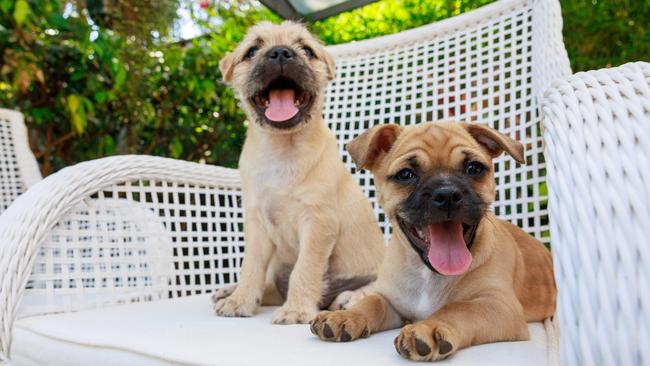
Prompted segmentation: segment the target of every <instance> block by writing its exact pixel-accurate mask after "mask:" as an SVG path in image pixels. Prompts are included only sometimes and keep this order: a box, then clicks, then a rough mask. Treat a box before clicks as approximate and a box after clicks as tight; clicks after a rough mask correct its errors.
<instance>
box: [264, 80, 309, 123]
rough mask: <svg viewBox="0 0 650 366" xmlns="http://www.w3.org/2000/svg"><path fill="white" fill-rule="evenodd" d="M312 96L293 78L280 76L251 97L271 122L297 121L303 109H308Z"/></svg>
mask: <svg viewBox="0 0 650 366" xmlns="http://www.w3.org/2000/svg"><path fill="white" fill-rule="evenodd" d="M311 101H312V96H311V94H310V93H308V92H307V91H305V90H304V89H302V88H301V87H300V85H298V83H296V82H295V81H293V80H292V79H290V78H288V77H286V76H280V77H278V78H276V79H274V80H272V81H271V82H270V83H269V84H268V85H267V86H266V87H265V88H264V89H262V90H260V91H259V92H257V93H255V94H254V95H253V96H252V97H251V102H252V103H253V105H255V106H256V107H257V109H258V110H259V111H260V112H263V114H264V117H266V119H267V120H268V121H269V122H270V123H271V124H278V125H282V124H287V123H289V122H292V121H295V122H296V123H297V122H298V121H297V120H295V118H296V117H297V115H298V114H299V113H300V112H301V111H303V112H304V111H306V110H307V109H308V107H309V105H310V104H311Z"/></svg>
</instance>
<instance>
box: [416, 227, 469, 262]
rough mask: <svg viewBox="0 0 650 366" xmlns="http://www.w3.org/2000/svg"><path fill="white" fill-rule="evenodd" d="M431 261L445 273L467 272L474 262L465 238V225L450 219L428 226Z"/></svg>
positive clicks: (429, 256)
mask: <svg viewBox="0 0 650 366" xmlns="http://www.w3.org/2000/svg"><path fill="white" fill-rule="evenodd" d="M426 234H427V235H428V237H429V238H428V239H429V253H428V255H427V257H428V258H429V263H431V265H432V266H433V268H435V269H436V271H438V272H440V273H441V274H443V275H459V274H463V273H465V271H467V269H468V268H469V266H470V264H472V253H470V252H469V249H467V245H466V244H465V239H464V238H463V225H462V224H461V223H460V222H455V221H449V222H443V223H440V224H433V225H429V226H428V227H427V233H426Z"/></svg>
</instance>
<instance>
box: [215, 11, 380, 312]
mask: <svg viewBox="0 0 650 366" xmlns="http://www.w3.org/2000/svg"><path fill="white" fill-rule="evenodd" d="M219 66H220V68H221V71H222V74H223V77H224V80H225V81H226V82H227V83H228V84H229V85H231V86H232V87H233V89H234V90H235V91H236V93H237V96H238V98H239V100H240V102H241V106H242V107H243V108H244V110H245V112H246V114H247V116H248V119H249V121H250V124H249V127H248V132H247V135H246V142H245V144H244V149H243V151H242V155H241V158H240V160H239V170H240V173H241V180H242V193H243V205H244V210H245V225H244V235H245V240H246V252H245V255H244V261H243V265H242V270H241V276H240V281H239V285H238V286H233V287H228V288H226V289H223V290H221V291H218V292H217V293H215V295H214V296H213V299H214V301H215V311H216V313H217V314H218V315H220V316H251V315H253V314H254V313H255V311H256V309H257V308H258V306H259V305H260V304H268V305H274V304H281V303H283V305H282V307H280V308H279V309H278V310H277V311H276V312H275V314H274V316H273V322H274V323H279V324H292V323H306V322H309V321H310V320H312V319H313V317H314V316H315V315H316V314H317V313H318V311H319V309H323V308H327V307H328V306H330V307H332V308H340V307H343V306H345V304H346V302H348V301H350V300H354V293H353V292H351V291H346V290H355V289H358V288H361V287H364V286H366V285H368V284H369V283H371V282H372V281H373V280H374V279H375V277H376V272H377V268H378V266H379V264H380V262H381V259H382V257H383V250H384V244H383V239H382V235H381V231H380V229H379V226H378V224H377V220H376V217H375V215H374V213H373V211H372V207H371V205H370V202H369V201H368V200H367V198H366V197H365V196H364V194H363V192H362V191H361V189H360V188H359V186H358V185H357V183H356V181H355V180H354V178H353V177H352V175H351V174H350V172H349V171H348V169H347V168H346V167H345V165H344V164H343V163H342V160H341V156H340V154H339V152H338V149H337V145H336V140H335V137H334V135H333V134H332V133H331V131H330V130H329V129H328V128H327V127H326V125H325V122H324V121H323V119H322V107H323V100H324V94H325V87H326V86H327V84H328V82H329V81H330V80H332V79H333V78H334V71H335V70H334V61H333V59H332V57H331V56H330V55H329V54H328V53H327V52H326V50H325V48H324V47H323V46H322V44H321V43H320V42H319V41H318V40H317V39H315V38H314V37H313V36H312V35H311V34H310V33H309V32H308V31H307V30H306V29H305V28H304V27H303V26H302V25H300V24H297V23H293V22H284V23H282V24H280V25H274V24H271V23H261V24H258V25H256V26H254V27H252V28H251V29H250V30H249V31H248V33H247V35H246V36H245V38H244V40H243V41H242V42H241V43H240V44H239V45H238V46H237V47H236V49H235V50H234V51H233V52H232V53H229V54H228V55H226V56H225V57H224V58H223V59H222V60H221V63H220V65H219ZM337 296H338V298H337Z"/></svg>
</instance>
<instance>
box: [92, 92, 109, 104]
mask: <svg viewBox="0 0 650 366" xmlns="http://www.w3.org/2000/svg"><path fill="white" fill-rule="evenodd" d="M105 100H106V92H105V91H103V90H101V91H98V92H97V93H95V101H96V102H97V103H104V101H105Z"/></svg>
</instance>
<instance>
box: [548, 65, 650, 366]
mask: <svg viewBox="0 0 650 366" xmlns="http://www.w3.org/2000/svg"><path fill="white" fill-rule="evenodd" d="M543 111H544V129H545V132H544V141H545V143H546V155H547V159H548V164H549V176H548V189H549V193H550V198H549V200H550V203H549V205H550V210H551V216H552V217H553V220H552V222H551V224H552V225H551V233H552V237H553V251H554V260H555V271H556V278H557V284H558V287H559V298H558V316H559V319H560V328H561V329H562V337H561V346H560V350H561V358H562V361H563V363H564V364H566V365H647V364H648V363H650V349H649V348H648V345H650V292H649V289H650V247H649V246H648V234H647V227H648V224H649V223H650V170H648V167H650V64H648V63H642V62H639V63H631V64H626V65H623V66H620V67H617V68H613V69H603V70H598V71H589V72H583V73H577V74H575V75H574V76H573V77H571V78H569V79H568V80H566V81H561V82H557V83H555V84H554V85H553V88H551V89H550V90H549V91H548V92H547V93H546V96H545V101H544V106H543Z"/></svg>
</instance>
